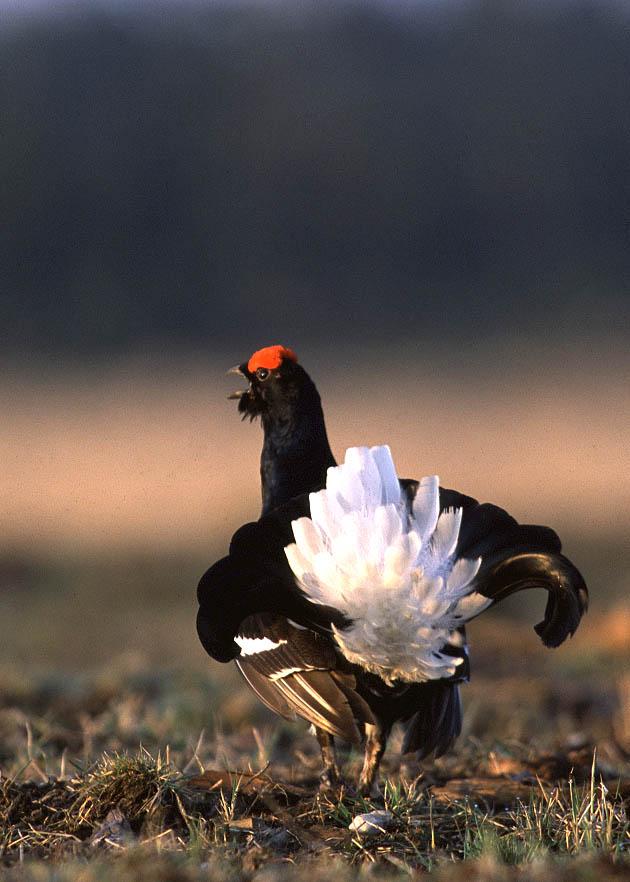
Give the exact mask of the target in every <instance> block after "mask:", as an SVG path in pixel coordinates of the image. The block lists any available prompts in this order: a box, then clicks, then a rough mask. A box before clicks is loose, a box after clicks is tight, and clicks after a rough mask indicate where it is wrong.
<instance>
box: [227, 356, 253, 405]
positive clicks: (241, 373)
mask: <svg viewBox="0 0 630 882" xmlns="http://www.w3.org/2000/svg"><path fill="white" fill-rule="evenodd" d="M230 374H238V376H239V377H243V379H244V380H247V379H248V377H247V374H246V373H245V371H244V370H243V365H242V364H237V365H236V366H235V367H232V368H230V369H229V371H228V372H227V374H226V376H229V375H230ZM247 391H248V390H247V389H241V390H240V391H239V392H230V394H229V395H228V399H232V398H236V399H238V398H242V397H243V395H246V394H247Z"/></svg>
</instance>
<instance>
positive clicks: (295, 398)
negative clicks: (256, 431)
mask: <svg viewBox="0 0 630 882" xmlns="http://www.w3.org/2000/svg"><path fill="white" fill-rule="evenodd" d="M262 424H263V429H264V433H265V440H264V443H263V449H262V455H261V458H260V477H261V484H262V513H263V514H267V513H268V512H269V511H271V510H272V509H273V508H276V506H278V505H283V504H284V503H286V502H288V501H289V500H290V499H292V498H293V497H294V496H298V495H299V494H300V493H311V492H313V491H316V490H321V489H322V487H324V486H325V485H326V470H327V469H328V468H330V466H334V465H336V463H335V459H334V457H333V455H332V451H331V449H330V445H329V443H328V436H327V434H326V424H325V422H324V413H323V411H322V405H321V400H320V397H319V393H318V391H317V389H316V387H315V384H314V383H313V381H312V380H311V379H310V377H308V375H307V374H304V375H303V378H302V381H301V382H300V383H299V384H298V385H296V386H294V387H293V388H292V389H291V390H290V394H288V395H285V396H283V398H282V400H279V401H276V402H274V405H273V406H272V407H270V408H269V410H267V411H266V412H265V413H263V415H262Z"/></svg>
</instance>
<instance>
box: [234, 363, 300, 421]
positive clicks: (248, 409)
mask: <svg viewBox="0 0 630 882" xmlns="http://www.w3.org/2000/svg"><path fill="white" fill-rule="evenodd" d="M228 373H229V374H239V375H240V376H242V377H244V378H245V379H246V380H247V381H248V383H249V387H248V388H247V389H243V390H241V391H239V392H232V394H231V395H229V396H228V398H235V399H237V400H238V411H239V413H240V414H242V416H243V419H245V418H247V417H249V419H250V420H254V419H256V417H259V416H260V417H264V416H265V415H274V414H276V415H278V416H280V415H281V414H282V412H283V411H284V410H286V409H287V408H291V407H292V406H293V405H294V404H295V403H296V401H297V400H298V399H299V397H300V393H301V390H302V389H303V387H304V385H305V384H306V383H308V384H310V385H312V384H311V382H310V380H309V378H308V374H307V373H306V371H305V370H304V369H303V368H302V367H301V366H300V365H299V364H298V360H297V355H296V354H295V352H293V350H292V349H289V348H287V347H286V346H266V347H265V348H264V349H258V350H257V351H256V352H254V354H253V355H252V356H251V357H250V358H249V359H248V360H247V361H244V362H243V364H240V365H238V366H237V367H233V368H231V369H230V370H229V371H228Z"/></svg>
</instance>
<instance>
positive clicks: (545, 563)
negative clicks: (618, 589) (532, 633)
mask: <svg viewBox="0 0 630 882" xmlns="http://www.w3.org/2000/svg"><path fill="white" fill-rule="evenodd" d="M528 588H544V589H545V590H546V591H547V592H548V594H549V596H548V598H547V606H546V609H545V616H544V618H543V620H542V621H541V622H539V623H538V624H537V625H535V630H536V633H537V634H538V635H539V637H540V639H541V640H542V642H543V643H544V644H545V646H549V647H555V646H559V645H560V644H561V643H563V642H564V640H566V638H567V637H569V636H573V634H574V633H575V630H576V628H577V626H578V625H579V624H580V619H581V618H582V616H583V615H584V613H585V612H586V610H587V608H588V591H587V588H586V584H585V582H584V579H583V578H582V575H581V574H580V572H579V570H577V569H576V567H575V566H574V565H573V564H572V563H571V561H570V560H568V558H566V557H565V556H564V555H563V554H560V553H558V552H536V551H520V552H518V551H517V552H515V553H513V554H508V555H506V556H502V557H501V558H500V559H499V560H496V561H492V560H488V562H487V564H486V565H485V566H484V567H483V568H482V570H481V571H480V573H479V576H478V578H477V590H478V591H479V592H480V593H481V594H483V595H484V596H485V597H490V598H492V600H493V602H494V603H498V602H499V601H501V600H503V599H504V598H505V597H509V595H510V594H514V593H516V592H517V591H524V590H525V589H528Z"/></svg>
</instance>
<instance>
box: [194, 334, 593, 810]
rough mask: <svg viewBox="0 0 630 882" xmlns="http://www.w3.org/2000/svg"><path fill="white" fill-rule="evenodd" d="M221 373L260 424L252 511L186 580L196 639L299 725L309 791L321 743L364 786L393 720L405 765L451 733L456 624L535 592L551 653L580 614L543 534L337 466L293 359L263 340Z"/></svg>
mask: <svg viewBox="0 0 630 882" xmlns="http://www.w3.org/2000/svg"><path fill="white" fill-rule="evenodd" d="M233 370H234V371H236V372H238V373H239V374H242V375H243V377H244V378H246V380H247V381H248V383H249V385H248V388H247V389H246V390H245V391H242V392H238V393H234V395H233V396H230V397H234V398H237V399H238V409H239V412H240V413H241V414H242V415H243V418H246V417H249V418H250V419H252V420H253V419H256V418H258V417H259V418H260V419H261V421H262V425H263V430H264V443H263V450H262V456H261V482H262V515H261V517H260V519H259V520H258V521H255V522H252V523H249V524H245V525H244V526H242V527H241V528H240V529H239V530H237V532H236V533H235V534H234V536H233V537H232V541H231V543H230V548H229V553H228V555H227V556H226V557H224V558H222V559H221V560H219V561H218V562H217V563H215V564H214V565H213V566H212V567H211V568H210V569H209V570H208V571H207V572H206V573H205V574H204V576H203V577H202V579H201V581H200V583H199V588H198V598H199V613H198V616H197V630H198V633H199V637H200V639H201V642H202V644H203V645H204V647H205V649H206V651H207V652H208V653H209V654H210V655H211V656H212V657H213V658H215V659H217V660H218V661H221V662H227V661H230V660H232V659H235V660H236V663H237V665H238V667H239V668H240V670H241V672H242V674H243V676H244V677H245V679H246V680H247V682H248V683H249V685H250V686H251V688H252V689H253V690H254V692H255V693H256V694H257V695H258V697H259V698H260V699H261V700H262V701H263V702H264V703H265V704H266V705H267V706H268V707H270V708H271V709H272V710H273V711H275V712H276V713H278V714H280V715H282V716H284V717H287V718H290V719H294V718H295V717H296V716H300V717H303V718H304V719H305V720H308V721H309V722H310V723H312V724H313V725H314V727H315V730H316V734H317V737H318V740H319V743H320V746H321V749H322V758H323V762H324V772H323V774H322V781H323V783H324V784H325V785H333V784H335V783H336V782H337V781H338V780H339V773H338V769H337V765H336V760H335V752H334V742H333V738H334V737H335V736H337V737H339V738H341V739H343V740H346V741H350V742H355V743H359V742H362V743H364V744H365V760H364V764H363V769H362V771H361V775H360V780H359V786H360V789H361V791H362V792H363V793H369V792H370V791H372V790H373V788H374V787H375V785H376V775H377V772H378V767H379V763H380V760H381V758H382V756H383V753H384V751H385V747H386V743H387V738H388V735H389V733H390V731H391V729H392V727H393V725H394V723H396V722H401V723H402V724H403V726H404V731H405V734H404V741H403V746H402V750H403V753H408V752H416V753H417V754H418V756H419V757H420V758H422V757H426V756H428V755H429V754H431V753H435V755H436V756H439V755H441V754H442V753H444V752H445V751H446V750H447V749H448V748H449V746H450V745H451V744H452V742H453V741H454V739H455V738H456V737H457V736H458V735H459V733H460V730H461V704H460V698H459V684H460V683H461V682H463V681H465V680H467V678H468V674H469V665H468V652H467V646H466V638H465V630H464V625H465V623H466V622H467V621H469V620H470V619H471V618H474V617H475V616H476V615H478V614H479V613H480V612H482V611H483V610H484V609H486V608H487V607H488V606H490V605H492V604H494V603H496V602H498V601H500V600H502V599H503V598H505V597H507V596H508V595H510V594H513V593H514V592H516V591H521V590H523V589H526V588H544V589H545V590H546V591H547V592H548V600H547V606H546V610H545V615H544V619H543V620H542V622H540V623H539V624H538V625H536V628H535V629H536V632H537V633H538V634H539V636H540V638H541V640H542V642H543V643H544V644H545V646H549V647H555V646H558V645H559V644H560V643H562V642H563V641H564V640H565V639H566V637H567V636H569V635H572V634H573V633H574V631H575V629H576V628H577V626H578V624H579V622H580V619H581V617H582V615H583V613H584V612H585V611H586V608H587V603H588V592H587V589H586V585H585V583H584V580H583V578H582V576H581V575H580V573H579V572H578V570H577V569H576V568H575V566H574V565H573V564H572V563H571V561H569V560H568V559H567V558H566V557H564V555H562V554H561V544H560V540H559V538H558V536H557V535H556V533H555V532H554V531H553V530H551V529H550V528H549V527H542V526H536V525H529V524H519V523H517V521H516V520H515V519H514V518H513V517H511V516H510V515H509V514H508V513H507V512H505V511H504V510H503V509H501V508H499V507H497V506H496V505H492V504H490V503H479V502H477V500H476V499H473V498H472V497H470V496H465V495H464V494H462V493H459V492H457V491H455V490H447V489H445V488H443V487H439V483H438V479H437V477H436V476H431V477H426V478H422V479H421V480H420V481H417V480H409V479H402V480H399V479H398V477H397V475H396V471H395V467H394V464H393V461H392V458H391V453H390V451H389V448H388V447H385V446H383V447H373V448H371V449H368V448H361V447H357V448H350V449H349V450H348V451H347V453H346V458H345V462H344V463H343V464H342V465H341V466H337V465H336V463H335V459H334V457H333V455H332V452H331V449H330V445H329V443H328V437H327V434H326V427H325V423H324V415H323V411H322V406H321V401H320V397H319V393H318V392H317V389H316V387H315V385H314V383H313V381H312V380H311V379H310V377H309V376H308V374H307V373H306V371H305V370H304V369H303V368H302V367H301V366H300V365H299V364H298V361H297V358H296V356H295V353H294V352H293V351H292V350H290V349H288V348H286V347H283V346H270V347H266V348H264V349H261V350H259V351H258V352H255V353H254V355H252V357H251V358H250V359H249V360H248V361H247V362H245V363H244V364H242V365H240V366H239V367H238V368H236V369H233Z"/></svg>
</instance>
